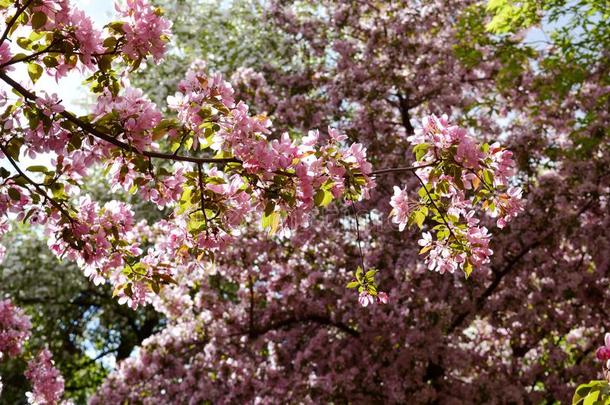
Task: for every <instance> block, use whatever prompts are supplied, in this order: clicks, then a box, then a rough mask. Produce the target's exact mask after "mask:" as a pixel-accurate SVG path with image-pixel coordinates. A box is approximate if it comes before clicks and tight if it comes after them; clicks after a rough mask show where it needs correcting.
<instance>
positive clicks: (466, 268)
mask: <svg viewBox="0 0 610 405" xmlns="http://www.w3.org/2000/svg"><path fill="white" fill-rule="evenodd" d="M463 267H464V274H466V278H468V277H470V274H471V273H472V270H474V268H473V267H472V263H470V262H469V261H466V263H464V266H463Z"/></svg>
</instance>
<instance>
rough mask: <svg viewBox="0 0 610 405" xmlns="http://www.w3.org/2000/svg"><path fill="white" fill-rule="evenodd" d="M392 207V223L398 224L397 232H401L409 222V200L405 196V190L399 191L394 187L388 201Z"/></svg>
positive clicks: (399, 189)
mask: <svg viewBox="0 0 610 405" xmlns="http://www.w3.org/2000/svg"><path fill="white" fill-rule="evenodd" d="M390 205H391V206H392V212H390V216H392V217H393V218H392V222H394V223H395V224H398V230H400V231H403V230H404V229H405V226H406V225H407V221H408V220H409V198H408V195H407V188H406V187H405V188H403V189H401V188H400V187H397V186H394V195H393V196H392V198H391V200H390Z"/></svg>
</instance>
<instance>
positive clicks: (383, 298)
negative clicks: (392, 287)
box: [377, 291, 390, 304]
mask: <svg viewBox="0 0 610 405" xmlns="http://www.w3.org/2000/svg"><path fill="white" fill-rule="evenodd" d="M389 301H390V297H388V294H387V293H385V292H383V291H380V292H379V293H377V302H379V303H380V304H387V303H388V302H389Z"/></svg>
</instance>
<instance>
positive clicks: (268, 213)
mask: <svg viewBox="0 0 610 405" xmlns="http://www.w3.org/2000/svg"><path fill="white" fill-rule="evenodd" d="M262 225H263V228H264V229H266V228H269V234H270V235H273V234H274V233H275V232H276V231H277V228H278V227H279V225H280V213H279V212H277V211H275V204H274V203H273V202H270V203H268V204H267V206H266V207H265V212H264V213H263V218H262Z"/></svg>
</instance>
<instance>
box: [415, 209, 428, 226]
mask: <svg viewBox="0 0 610 405" xmlns="http://www.w3.org/2000/svg"><path fill="white" fill-rule="evenodd" d="M425 220H426V214H424V213H423V212H422V210H417V211H413V221H414V222H415V223H416V224H417V227H418V228H419V229H423V227H424V221H425Z"/></svg>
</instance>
